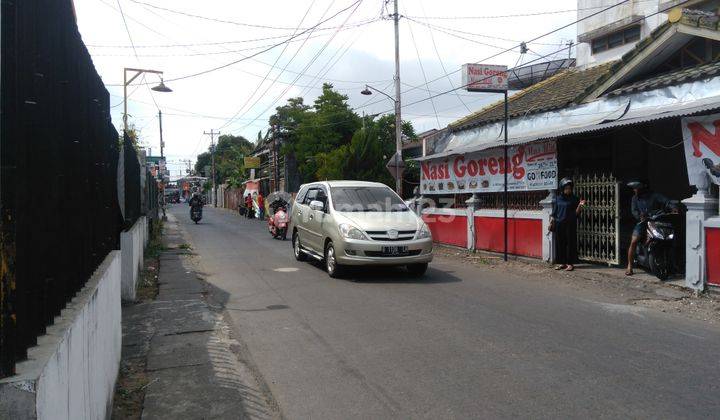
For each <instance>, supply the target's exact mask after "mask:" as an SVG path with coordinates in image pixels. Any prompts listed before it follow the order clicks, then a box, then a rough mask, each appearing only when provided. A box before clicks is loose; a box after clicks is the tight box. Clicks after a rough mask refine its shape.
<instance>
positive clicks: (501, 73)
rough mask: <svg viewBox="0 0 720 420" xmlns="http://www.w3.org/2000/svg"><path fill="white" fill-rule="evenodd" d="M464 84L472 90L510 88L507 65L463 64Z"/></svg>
mask: <svg viewBox="0 0 720 420" xmlns="http://www.w3.org/2000/svg"><path fill="white" fill-rule="evenodd" d="M462 85H463V86H464V87H465V89H467V90H468V91H470V92H504V91H506V90H507V89H508V71H507V66H496V65H492V64H463V66H462Z"/></svg>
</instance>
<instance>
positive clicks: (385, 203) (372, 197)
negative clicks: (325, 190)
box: [330, 187, 408, 212]
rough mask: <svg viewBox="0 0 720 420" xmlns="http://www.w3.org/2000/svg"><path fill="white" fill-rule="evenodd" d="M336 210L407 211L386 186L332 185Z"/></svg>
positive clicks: (403, 204) (331, 189)
mask: <svg viewBox="0 0 720 420" xmlns="http://www.w3.org/2000/svg"><path fill="white" fill-rule="evenodd" d="M330 191H331V195H332V203H333V207H335V210H336V211H352V212H367V211H377V212H388V211H408V208H407V206H406V205H405V203H403V201H402V200H400V198H399V197H398V196H397V195H396V194H395V193H394V192H393V191H392V190H391V189H390V188H388V187H332V188H330Z"/></svg>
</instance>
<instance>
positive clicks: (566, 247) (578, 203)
mask: <svg viewBox="0 0 720 420" xmlns="http://www.w3.org/2000/svg"><path fill="white" fill-rule="evenodd" d="M573 186H574V185H573V181H572V179H570V178H563V179H562V180H560V194H558V195H557V197H556V198H555V205H554V206H553V212H552V215H551V219H550V229H551V230H552V231H553V232H555V238H556V241H557V245H556V247H555V261H556V262H557V263H558V266H557V267H555V269H556V270H566V271H573V270H574V269H575V263H576V262H577V257H578V256H577V254H578V250H577V217H578V215H579V214H580V212H581V211H582V209H583V207H584V206H585V200H581V199H580V198H578V197H577V196H576V195H575V194H574V193H573Z"/></svg>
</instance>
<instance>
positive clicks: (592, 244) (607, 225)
mask: <svg viewBox="0 0 720 420" xmlns="http://www.w3.org/2000/svg"><path fill="white" fill-rule="evenodd" d="M574 181H575V194H576V195H577V196H578V197H580V198H582V199H585V200H587V204H586V206H585V209H584V210H583V212H582V213H581V214H580V217H579V218H578V257H579V258H580V259H581V260H585V261H593V262H600V263H606V264H608V265H614V264H619V263H620V234H619V232H620V213H619V212H620V207H619V183H618V182H617V179H615V177H613V176H612V175H604V174H602V175H597V174H593V175H579V176H576V177H575V178H574Z"/></svg>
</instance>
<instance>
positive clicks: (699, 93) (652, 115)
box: [415, 78, 720, 161]
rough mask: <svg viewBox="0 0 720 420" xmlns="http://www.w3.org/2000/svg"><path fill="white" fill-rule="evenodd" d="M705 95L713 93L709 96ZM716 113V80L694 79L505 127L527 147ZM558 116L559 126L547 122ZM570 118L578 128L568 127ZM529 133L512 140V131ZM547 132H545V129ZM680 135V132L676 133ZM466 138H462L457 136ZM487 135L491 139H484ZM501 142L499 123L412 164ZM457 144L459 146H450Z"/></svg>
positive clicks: (719, 103) (719, 81) (719, 94)
mask: <svg viewBox="0 0 720 420" xmlns="http://www.w3.org/2000/svg"><path fill="white" fill-rule="evenodd" d="M708 94H713V95H712V96H708ZM718 109H720V78H715V79H712V80H710V81H697V82H692V83H687V84H685V85H680V86H671V87H665V88H662V89H657V90H653V91H646V92H641V93H637V94H630V95H623V96H620V97H615V98H601V99H599V100H597V101H594V102H592V103H589V104H584V105H580V106H577V107H574V108H571V109H565V110H561V111H553V112H548V113H543V114H536V115H533V116H529V117H526V118H524V119H517V118H516V119H513V120H511V121H512V124H511V125H509V127H510V128H509V129H508V133H509V134H510V135H511V136H510V138H509V139H508V143H507V144H508V145H518V144H526V143H530V142H534V141H538V140H547V139H554V138H562V137H567V136H571V135H574V134H582V133H589V132H595V131H601V130H606V129H610V128H617V127H623V126H629V125H633V124H639V123H644V122H648V121H655V120H661V119H666V118H674V117H682V116H688V115H695V114H700V113H704V112H710V111H714V110H718ZM553 117H557V118H558V119H560V121H563V125H564V126H561V125H560V124H558V123H557V121H556V120H551V118H553ZM574 120H580V123H579V124H574V125H571V122H573V121H574ZM514 127H516V128H517V130H516V131H515V132H516V133H517V132H518V131H520V132H521V133H522V132H525V133H527V135H522V134H521V135H519V136H515V137H513V136H512V133H513V128H514ZM543 128H545V129H543ZM677 134H678V137H681V136H682V133H677ZM461 136H464V137H465V138H461ZM488 137H490V138H491V139H492V140H491V141H488ZM501 138H502V124H500V126H499V127H497V124H494V125H490V126H485V127H480V128H478V129H475V131H474V130H467V131H466V132H464V133H458V134H456V139H453V140H456V141H455V142H454V141H453V140H451V141H450V142H449V144H448V148H447V149H446V150H444V151H443V152H440V153H436V154H434V155H429V156H424V157H420V158H417V159H415V160H418V161H424V160H430V159H438V158H443V157H447V156H453V155H460V154H465V153H471V152H476V151H480V150H486V149H491V148H496V147H502V146H503V145H504V144H505V143H504V141H503V140H502V139H501ZM453 143H455V144H456V145H457V146H459V147H457V146H456V147H453V146H454V145H453Z"/></svg>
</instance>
